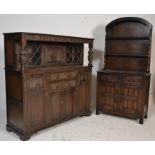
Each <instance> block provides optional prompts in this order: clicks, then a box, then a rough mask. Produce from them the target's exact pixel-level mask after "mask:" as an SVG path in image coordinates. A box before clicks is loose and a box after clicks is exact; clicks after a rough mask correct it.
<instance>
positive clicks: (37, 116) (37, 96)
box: [28, 74, 44, 130]
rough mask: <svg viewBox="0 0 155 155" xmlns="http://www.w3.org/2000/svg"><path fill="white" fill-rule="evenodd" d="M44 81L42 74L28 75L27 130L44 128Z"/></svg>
mask: <svg viewBox="0 0 155 155" xmlns="http://www.w3.org/2000/svg"><path fill="white" fill-rule="evenodd" d="M43 81H44V79H43V75H42V74H35V75H30V76H29V80H28V83H29V85H28V89H29V91H28V111H29V114H28V115H29V128H30V130H37V129H40V128H42V127H43V126H44V92H43V89H44V82H43Z"/></svg>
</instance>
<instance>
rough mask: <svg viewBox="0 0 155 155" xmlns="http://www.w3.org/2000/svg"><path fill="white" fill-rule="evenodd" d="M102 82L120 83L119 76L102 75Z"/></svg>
mask: <svg viewBox="0 0 155 155" xmlns="http://www.w3.org/2000/svg"><path fill="white" fill-rule="evenodd" d="M100 80H101V81H103V82H104V81H105V82H118V76H117V75H116V76H115V75H105V74H104V75H101V76H100Z"/></svg>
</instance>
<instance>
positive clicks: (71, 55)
mask: <svg viewBox="0 0 155 155" xmlns="http://www.w3.org/2000/svg"><path fill="white" fill-rule="evenodd" d="M4 36H5V59H6V68H7V67H10V68H15V69H16V70H21V69H23V68H27V67H41V66H45V67H46V66H57V65H63V66H69V65H83V56H84V44H88V45H89V51H88V61H89V64H88V66H89V67H92V59H93V51H92V48H93V39H92V38H79V37H69V36H56V35H49V34H36V33H5V34H4Z"/></svg>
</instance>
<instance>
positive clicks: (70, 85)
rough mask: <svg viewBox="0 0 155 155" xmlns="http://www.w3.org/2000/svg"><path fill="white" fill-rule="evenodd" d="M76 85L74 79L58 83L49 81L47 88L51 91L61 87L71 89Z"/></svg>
mask: <svg viewBox="0 0 155 155" xmlns="http://www.w3.org/2000/svg"><path fill="white" fill-rule="evenodd" d="M75 86H76V82H75V80H72V81H66V82H59V83H51V84H49V89H50V90H52V91H55V90H61V89H72V88H74V87H75Z"/></svg>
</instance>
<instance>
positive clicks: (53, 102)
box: [47, 93, 61, 123]
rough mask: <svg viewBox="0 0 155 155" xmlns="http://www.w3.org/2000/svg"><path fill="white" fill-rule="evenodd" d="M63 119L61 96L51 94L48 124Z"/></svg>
mask: <svg viewBox="0 0 155 155" xmlns="http://www.w3.org/2000/svg"><path fill="white" fill-rule="evenodd" d="M60 117H61V94H60V93H49V94H48V96H47V120H48V121H47V122H48V123H51V122H54V121H56V120H58V119H60Z"/></svg>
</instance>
